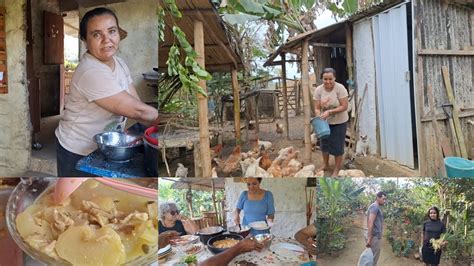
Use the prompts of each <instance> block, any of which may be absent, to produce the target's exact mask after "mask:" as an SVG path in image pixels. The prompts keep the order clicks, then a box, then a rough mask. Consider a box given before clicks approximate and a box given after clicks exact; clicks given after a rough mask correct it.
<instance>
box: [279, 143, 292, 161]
mask: <svg viewBox="0 0 474 266" xmlns="http://www.w3.org/2000/svg"><path fill="white" fill-rule="evenodd" d="M293 152H294V148H293V146H290V147H286V148H283V149H281V150H280V151H279V152H278V157H277V158H276V159H275V160H279V161H283V160H284V159H286V157H288V154H289V153H293Z"/></svg>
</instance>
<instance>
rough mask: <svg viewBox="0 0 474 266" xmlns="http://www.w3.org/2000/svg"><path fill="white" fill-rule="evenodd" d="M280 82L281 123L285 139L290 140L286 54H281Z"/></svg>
mask: <svg viewBox="0 0 474 266" xmlns="http://www.w3.org/2000/svg"><path fill="white" fill-rule="evenodd" d="M280 56H281V81H282V84H283V118H284V119H283V123H284V124H285V135H286V139H287V140H289V139H290V124H289V123H288V88H287V87H286V53H281V54H280Z"/></svg>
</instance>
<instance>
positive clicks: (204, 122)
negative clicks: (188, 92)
mask: <svg viewBox="0 0 474 266" xmlns="http://www.w3.org/2000/svg"><path fill="white" fill-rule="evenodd" d="M194 50H195V51H196V53H197V58H196V61H197V63H198V64H199V65H200V66H201V67H205V65H206V63H205V54H204V26H203V23H202V21H194ZM199 86H200V87H201V88H202V90H203V91H205V92H207V88H206V80H200V81H199ZM197 96H198V108H199V145H200V155H201V156H200V157H201V166H202V176H197V175H196V177H205V178H211V177H212V171H211V147H210V143H209V120H208V107H207V97H205V96H203V95H201V94H199V93H198V95H197Z"/></svg>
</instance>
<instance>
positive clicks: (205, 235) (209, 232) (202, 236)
mask: <svg viewBox="0 0 474 266" xmlns="http://www.w3.org/2000/svg"><path fill="white" fill-rule="evenodd" d="M224 232H225V230H224V228H222V227H221V226H210V227H206V228H203V229H201V230H199V231H198V232H197V233H196V234H197V235H198V236H199V240H200V241H201V242H202V243H203V244H204V245H206V244H207V241H209V239H210V238H211V237H214V236H217V235H221V234H222V233H224Z"/></svg>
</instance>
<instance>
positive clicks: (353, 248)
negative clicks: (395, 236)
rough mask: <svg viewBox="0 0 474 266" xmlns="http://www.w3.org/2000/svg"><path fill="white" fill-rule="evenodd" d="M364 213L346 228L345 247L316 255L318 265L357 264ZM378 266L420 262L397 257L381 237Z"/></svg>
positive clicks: (408, 265)
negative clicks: (330, 252) (337, 250)
mask: <svg viewBox="0 0 474 266" xmlns="http://www.w3.org/2000/svg"><path fill="white" fill-rule="evenodd" d="M364 217H365V216H364V215H363V214H360V215H359V216H358V217H357V219H355V220H354V222H353V223H352V225H351V226H350V227H349V228H347V229H346V236H347V243H346V247H345V248H344V249H343V250H341V251H339V252H337V253H334V254H331V255H326V254H324V255H323V256H318V258H317V259H316V261H317V262H318V265H331V266H346V265H357V263H358V261H359V256H360V254H361V253H362V251H364V249H365V240H364V227H363V221H364ZM377 265H379V266H400V265H401V266H421V265H424V264H423V263H422V262H420V261H417V260H415V259H412V258H405V257H397V256H395V255H394V254H393V252H392V247H391V246H390V243H388V241H387V240H386V239H385V238H383V240H382V248H381V251H380V258H379V261H378V264H377Z"/></svg>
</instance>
